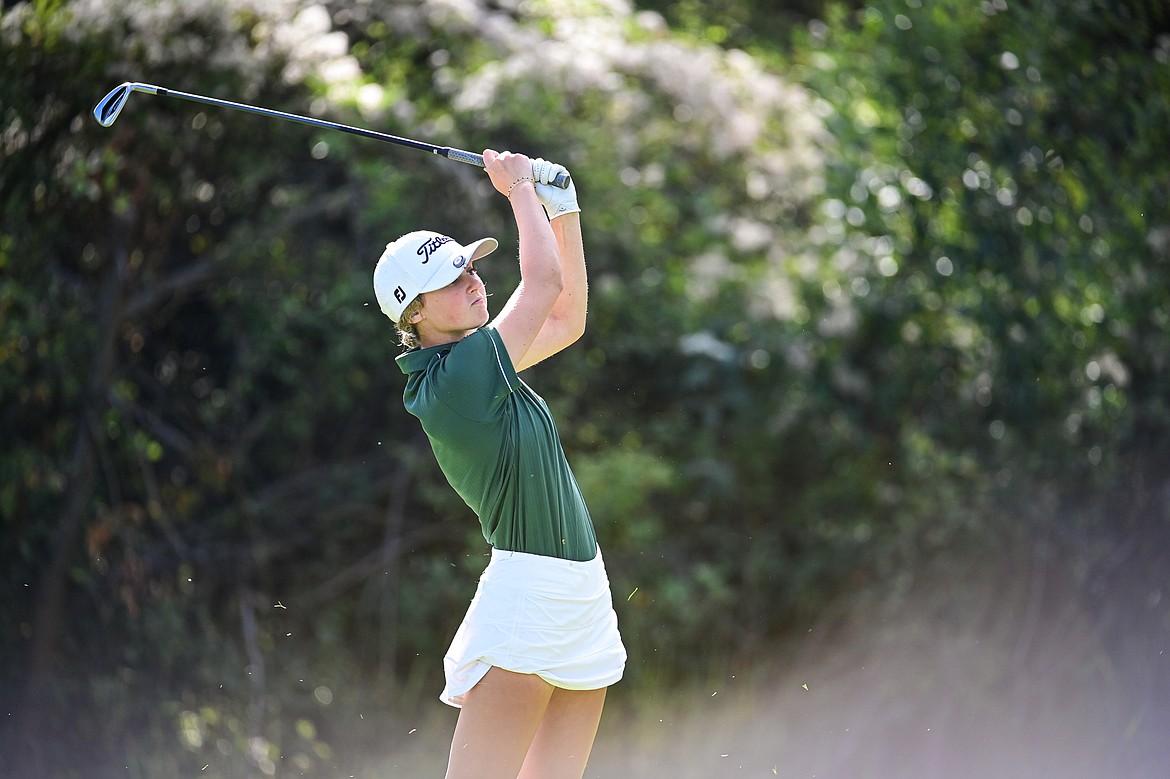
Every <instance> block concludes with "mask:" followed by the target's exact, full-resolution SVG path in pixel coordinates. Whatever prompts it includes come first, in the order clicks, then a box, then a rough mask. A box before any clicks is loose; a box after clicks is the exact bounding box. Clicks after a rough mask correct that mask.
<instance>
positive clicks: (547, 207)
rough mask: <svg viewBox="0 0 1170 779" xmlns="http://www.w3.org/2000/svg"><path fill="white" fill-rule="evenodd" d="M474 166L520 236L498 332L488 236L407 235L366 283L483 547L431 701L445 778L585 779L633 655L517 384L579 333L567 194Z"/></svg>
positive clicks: (556, 443)
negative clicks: (438, 714) (445, 757)
mask: <svg viewBox="0 0 1170 779" xmlns="http://www.w3.org/2000/svg"><path fill="white" fill-rule="evenodd" d="M483 156H484V163H485V167H486V170H487V174H488V176H489V178H490V179H491V182H492V185H493V186H494V187H495V188H496V190H497V191H499V192H500V193H501V194H502V195H504V196H505V197H507V198H508V201H509V203H510V204H511V207H512V213H513V215H514V216H515V219H516V228H517V231H518V233H519V238H520V277H521V278H520V283H519V285H518V286H517V287H516V290H515V291H514V292H513V293H512V295H511V297H510V298H509V299H508V302H507V303H506V304H505V305H504V307H503V310H502V311H500V313H499V315H497V316H496V318H495V319H494V320H491V324H488V320H489V316H488V309H487V295H486V292H485V290H484V284H483V281H481V280H480V278H479V275H478V274H477V272H476V269H475V265H474V263H475V262H476V261H478V260H480V259H481V258H483V257H484V256H485V255H487V254H489V253H490V252H492V251H493V250H494V249H495V248H496V246H497V243H496V240H495V239H494V238H483V239H480V240H478V241H474V242H472V243H470V244H467V245H466V246H464V245H461V244H460V243H458V242H456V241H454V240H452V239H451V238H448V237H447V236H444V235H440V234H438V233H432V232H427V231H419V232H413V233H409V234H407V235H404V236H402V237H401V238H399V239H398V240H396V241H394V242H393V243H391V244H389V245H388V246H387V247H386V251H385V253H384V254H383V255H382V257H381V259H380V260H379V261H378V265H377V268H376V269H375V270H374V290H375V293H376V295H377V298H378V303H379V305H380V306H381V308H382V311H383V312H384V313H385V314H386V315H387V316H388V317H390V319H391V320H392V321H393V322H394V323H395V325H396V326H397V328H398V332H399V338H400V341H401V342H402V344H403V345H404V346H406V347H408V351H406V352H405V353H403V354H402V355H400V356H399V357H398V365H399V366H400V367H401V369H402V372H403V373H405V374H406V375H407V380H406V389H405V391H404V392H403V402H404V403H405V404H406V408H407V410H408V411H410V413H411V414H413V415H415V416H416V417H418V418H419V420H420V421H421V422H422V426H423V429H424V430H425V431H426V434H427V437H428V438H429V439H430V441H431V446H432V448H433V449H434V452H435V457H436V459H437V460H438V462H439V466H440V467H441V468H442V470H443V473H444V475H445V476H446V477H447V480H448V481H449V482H450V483H451V486H452V487H454V488H455V490H456V492H458V493H459V495H460V496H461V497H462V498H463V500H464V501H466V503H467V505H468V506H470V507H471V509H472V510H473V511H475V513H476V515H477V516H478V517H479V521H480V524H481V526H482V530H483V535H484V537H485V538H486V539H487V541H488V543H489V544H491V546H492V553H491V561H490V563H489V564H488V566H487V568H486V570H484V572H483V575H482V576H481V577H480V580H479V587H478V589H477V590H476V594H475V598H474V599H473V600H472V602H471V606H470V607H469V609H468V611H467V615H466V616H465V617H464V619H463V623H462V625H460V627H459V630H458V632H457V633H456V634H455V638H454V640H453V642H452V643H451V648H450V649H449V650H448V651H447V655H446V656H445V657H444V659H443V664H444V671H445V674H446V686H445V688H444V690H443V694H442V700H443V701H444V702H446V703H449V704H451V705H452V706H456V707H460V708H461V711H460V713H459V720H458V722H457V724H456V726H455V735H454V738H453V740H452V743H451V756H450V761H449V762H448V766H447V779H494V778H495V777H499V778H500V779H516V777H520V778H521V779H550V778H552V777H555V778H556V779H570V778H571V779H580V777H581V776H582V774H583V773H584V771H585V764H586V762H587V761H588V759H589V752H590V750H591V749H592V746H593V740H594V737H595V736H596V734H597V725H598V722H599V721H600V719H601V710H602V707H603V705H604V703H605V692H606V688H607V687H608V686H609V685H611V684H613V683H614V682H616V681H618V680H619V679H620V678H621V676H622V673H623V671H624V669H625V662H626V652H625V648H624V647H623V646H622V641H621V637H620V636H619V634H618V629H617V616H616V615H615V613H614V610H613V602H612V599H611V596H610V590H609V580H608V578H607V577H606V573H605V566H604V563H603V562H602V558H601V552H600V550H599V549H598V546H597V540H596V537H595V535H594V531H593V524H592V521H591V520H590V518H589V511H588V509H587V508H586V507H585V501H584V500H583V499H582V497H581V492H580V490H579V489H578V487H577V482H576V479H575V478H574V477H573V474H572V472H571V471H570V470H569V465H568V463H567V461H566V460H565V455H564V452H563V451H562V449H561V444H560V438H559V437H558V435H557V431H556V427H555V425H554V423H553V420H552V416H551V415H550V414H549V410H548V406H546V405H545V403H544V400H542V399H541V397H540V396H539V395H537V394H536V393H535V392H533V391H532V389H531V388H529V386H528V385H527V384H525V383H524V382H523V381H521V380H520V378H519V377H518V375H517V374H519V373H520V372H521V371H523V370H524V369H525V368H527V367H529V366H530V365H534V364H536V363H538V362H540V361H541V360H543V359H545V358H546V357H551V356H552V355H554V354H556V353H557V352H559V351H560V350H562V349H564V348H565V347H566V346H569V345H570V344H572V343H573V342H574V341H576V340H577V339H578V338H580V337H581V334H582V333H583V332H584V329H585V309H586V293H587V283H586V276H585V254H584V248H583V246H582V242H581V221H580V208H579V207H578V205H577V194H576V191H575V189H574V187H573V186H572V185H571V184H570V186H569V187H568V188H567V189H558V188H557V187H554V186H550V185H549V183H548V182H550V181H552V180H553V179H554V178H555V176H556V175H557V173H559V172H562V171H564V168H563V167H562V166H560V165H554V164H552V163H549V162H546V161H544V160H541V159H537V160H530V159H529V158H528V157H525V156H524V155H521V154H512V153H509V152H503V153H496V152H495V151H492V150H491V149H488V150H486V151H485V152H484V154H483Z"/></svg>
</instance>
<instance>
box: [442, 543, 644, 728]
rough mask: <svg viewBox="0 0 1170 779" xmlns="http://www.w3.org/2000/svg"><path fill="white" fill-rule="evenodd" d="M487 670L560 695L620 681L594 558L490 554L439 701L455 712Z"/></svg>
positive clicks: (614, 631)
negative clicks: (525, 677) (524, 677)
mask: <svg viewBox="0 0 1170 779" xmlns="http://www.w3.org/2000/svg"><path fill="white" fill-rule="evenodd" d="M492 666H496V667H498V668H503V669H504V670H507V671H513V672H515V673H521V674H535V675H536V676H539V677H540V678H541V679H544V680H545V681H546V682H548V683H549V684H551V685H553V686H554V687H561V688H563V689H566V690H598V689H601V688H603V687H608V686H609V685H611V684H613V683H614V682H616V681H618V680H619V679H621V678H622V674H623V672H624V671H625V667H626V648H625V646H623V645H622V638H621V635H620V634H619V633H618V626H617V614H616V613H615V612H614V610H613V598H612V596H611V595H610V590H609V577H608V576H606V573H605V563H604V562H603V561H602V559H601V551H600V550H598V552H597V556H596V557H594V558H593V559H592V560H589V561H587V562H583V563H581V562H574V561H572V560H561V559H558V558H555V557H544V556H541V555H532V554H525V553H523V552H506V551H501V550H498V549H493V550H492V558H491V562H490V563H488V567H487V568H486V569H485V570H484V572H483V575H482V576H481V577H480V579H479V587H478V588H477V589H476V592H475V597H474V598H473V599H472V600H471V605H470V606H469V607H468V609H467V615H466V616H465V617H464V618H463V624H461V625H460V626H459V630H458V631H457V632H456V633H455V638H454V640H452V642H451V647H450V649H448V650H447V654H446V656H445V657H444V658H443V670H444V673H445V675H446V686H445V687H444V688H443V694H442V695H441V696H440V700H442V701H443V703H446V704H448V705H450V706H455V707H456V708H458V707H461V706H462V705H463V696H464V695H465V694H466V693H467V691H468V690H470V689H471V688H472V687H474V686H475V685H476V684H478V683H479V681H480V679H482V678H483V677H484V675H485V674H486V673H487V672H488V670H489V669H490V668H491V667H492Z"/></svg>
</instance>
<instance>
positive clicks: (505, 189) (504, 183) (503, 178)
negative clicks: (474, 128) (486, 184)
mask: <svg viewBox="0 0 1170 779" xmlns="http://www.w3.org/2000/svg"><path fill="white" fill-rule="evenodd" d="M483 167H484V170H486V171H487V174H488V178H490V179H491V181H492V186H493V187H495V188H496V191H497V192H499V193H500V194H501V195H504V196H505V197H508V198H510V197H512V195H514V194H516V193H517V192H519V191H521V190H522V189H524V188H525V187H529V186H531V185H532V184H533V182H534V181H535V177H534V176H533V175H532V160H530V159H528V158H527V157H526V156H524V155H523V154H513V153H512V152H510V151H504V152H497V151H496V150H495V149H484V150H483Z"/></svg>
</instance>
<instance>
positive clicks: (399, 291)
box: [394, 287, 406, 303]
mask: <svg viewBox="0 0 1170 779" xmlns="http://www.w3.org/2000/svg"><path fill="white" fill-rule="evenodd" d="M394 299H395V300H397V301H398V302H399V303H405V302H406V290H404V289H403V288H402V287H395V288H394Z"/></svg>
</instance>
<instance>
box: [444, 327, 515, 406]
mask: <svg viewBox="0 0 1170 779" xmlns="http://www.w3.org/2000/svg"><path fill="white" fill-rule="evenodd" d="M439 371H440V373H439V375H437V376H436V377H435V378H436V379H437V382H436V384H437V388H438V393H439V396H440V397H441V399H442V401H443V402H444V403H445V404H446V405H447V406H448V407H450V408H451V409H452V410H453V411H455V412H457V413H458V414H459V415H461V416H463V417H466V418H468V419H473V420H476V421H479V422H485V421H488V420H490V419H494V418H495V417H496V416H497V414H499V412H500V409H501V408H502V406H503V403H504V400H505V399H506V398H507V397H508V396H509V395H510V394H511V393H512V392H513V391H515V390H516V388H518V387H519V386H520V380H519V378H518V377H517V375H516V369H515V367H514V366H513V365H512V360H511V358H510V357H509V356H508V350H507V349H506V348H504V342H503V339H501V338H500V334H499V333H498V332H496V330H495V328H492V327H482V328H480V329H479V330H476V331H475V332H474V333H472V334H471V335H469V336H467V337H466V338H463V339H462V340H460V341H459V342H458V343H457V344H455V345H454V347H452V349H451V351H450V352H449V353H448V354H447V355H446V357H445V359H444V360H443V361H442V366H441V367H440V369H439Z"/></svg>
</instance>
